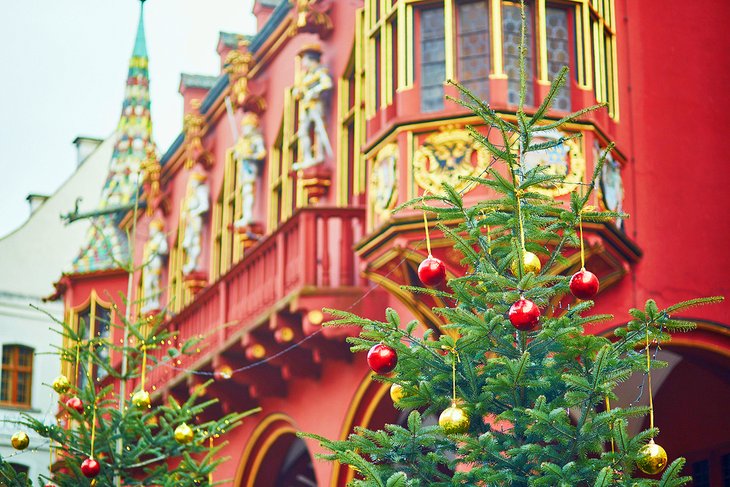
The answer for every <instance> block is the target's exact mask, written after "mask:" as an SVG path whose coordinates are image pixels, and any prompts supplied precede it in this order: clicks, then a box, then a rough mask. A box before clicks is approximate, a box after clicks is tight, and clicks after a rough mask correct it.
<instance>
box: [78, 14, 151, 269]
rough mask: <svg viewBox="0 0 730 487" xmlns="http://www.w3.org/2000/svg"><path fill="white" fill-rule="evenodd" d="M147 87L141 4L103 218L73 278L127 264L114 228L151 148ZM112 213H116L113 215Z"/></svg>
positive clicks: (124, 241)
mask: <svg viewBox="0 0 730 487" xmlns="http://www.w3.org/2000/svg"><path fill="white" fill-rule="evenodd" d="M149 85H150V79H149V71H148V58H147V42H146V39H145V31H144V0H142V1H141V2H140V13H139V23H138V25H137V35H136V37H135V41H134V49H133V50H132V57H131V58H130V60H129V71H128V74H127V83H126V88H125V91H124V101H123V103H122V113H121V116H120V118H119V124H118V125H117V130H116V133H115V134H114V136H115V137H116V144H115V146H114V152H113V154H112V158H111V161H110V163H109V173H108V176H107V180H106V182H105V183H104V187H103V188H102V192H101V201H100V203H99V208H98V210H99V211H100V213H101V212H104V213H105V214H102V215H100V216H97V217H96V218H95V219H94V223H93V225H92V226H91V228H90V229H89V234H88V236H87V243H86V246H85V247H84V248H83V249H82V251H81V253H80V254H79V256H78V257H77V258H76V260H74V263H73V271H74V272H93V271H98V270H107V269H114V268H118V267H119V266H120V263H124V262H126V260H127V259H128V256H129V245H128V242H127V237H126V235H125V233H124V232H123V231H122V230H121V229H120V228H119V221H120V219H121V217H122V216H123V215H124V214H125V213H126V212H127V211H129V209H130V206H131V205H133V204H134V196H135V194H136V193H137V187H138V184H140V183H141V181H142V176H141V174H140V168H141V165H142V162H143V161H144V160H145V159H146V158H147V153H148V149H149V148H150V147H153V142H152V119H151V117H150V96H149ZM117 208H118V209H119V211H114V210H115V209H117Z"/></svg>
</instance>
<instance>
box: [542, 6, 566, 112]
mask: <svg viewBox="0 0 730 487" xmlns="http://www.w3.org/2000/svg"><path fill="white" fill-rule="evenodd" d="M545 20H546V24H547V55H548V59H547V60H548V78H549V79H550V81H552V80H553V79H554V78H555V77H556V76H557V75H558V73H559V72H560V70H561V69H562V68H563V66H569V65H570V36H569V33H568V25H569V24H568V11H567V10H565V9H562V8H550V7H548V9H547V13H546V19H545ZM553 108H555V109H556V110H563V111H566V112H568V111H570V78H567V82H566V83H565V85H563V87H562V88H561V89H560V91H559V92H558V93H557V95H556V96H555V101H554V102H553Z"/></svg>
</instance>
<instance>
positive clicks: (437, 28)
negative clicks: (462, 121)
mask: <svg viewBox="0 0 730 487" xmlns="http://www.w3.org/2000/svg"><path fill="white" fill-rule="evenodd" d="M420 30H421V32H420V34H421V111H422V112H435V111H438V110H442V109H443V108H444V81H445V80H446V46H445V43H444V9H443V7H439V8H430V9H427V10H422V11H421V29H420Z"/></svg>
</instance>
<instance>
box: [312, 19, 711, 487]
mask: <svg viewBox="0 0 730 487" xmlns="http://www.w3.org/2000/svg"><path fill="white" fill-rule="evenodd" d="M522 10H523V14H522V15H523V18H522V29H521V30H522V41H521V46H520V72H521V83H520V102H519V107H518V110H517V113H516V117H514V118H513V119H511V118H508V117H504V116H502V115H500V114H498V113H496V112H495V111H494V110H492V109H491V108H490V106H489V105H488V104H487V103H486V102H483V101H481V100H479V99H477V98H476V97H475V96H473V95H472V94H471V93H470V92H469V91H468V90H466V89H464V88H462V87H458V85H457V87H458V88H459V90H460V91H461V95H462V97H461V98H460V99H453V100H452V101H454V102H456V103H459V104H461V105H463V106H465V107H467V108H468V109H469V110H471V111H473V112H474V113H475V114H476V115H478V116H479V117H481V119H482V120H483V123H484V126H485V127H488V128H489V129H490V130H492V131H496V132H497V133H498V134H499V138H500V139H501V143H495V142H494V140H493V139H492V138H490V137H489V136H488V135H484V134H483V133H482V132H480V131H479V130H477V129H476V128H470V131H471V133H472V135H473V137H474V138H475V139H476V141H477V142H478V143H481V144H482V145H483V146H484V147H485V148H486V149H488V150H489V152H490V153H491V154H492V155H493V158H494V164H492V165H490V167H489V168H488V170H487V171H486V172H485V173H484V174H482V175H481V176H480V177H469V178H467V179H468V180H469V181H470V182H471V183H473V184H474V185H482V186H484V187H486V188H488V189H489V190H491V191H492V192H493V193H495V194H496V195H497V196H496V197H495V198H493V199H488V200H484V201H480V202H479V203H477V204H475V205H472V206H467V205H465V203H464V199H463V197H462V194H461V193H460V192H458V191H456V190H455V189H454V188H453V187H450V186H449V185H444V186H443V190H442V192H441V193H440V194H430V195H428V194H426V195H423V196H422V197H419V198H417V199H416V200H414V201H411V202H409V203H407V204H406V205H404V206H405V207H409V208H415V209H417V210H421V211H423V212H424V218H425V215H429V216H430V217H431V218H435V219H436V221H437V222H438V225H437V228H438V230H439V231H440V232H442V233H443V235H444V236H445V237H448V238H449V239H450V240H451V242H452V244H453V247H454V249H456V250H457V251H459V252H460V254H461V256H462V257H463V260H462V263H463V265H464V267H465V268H466V269H467V272H466V273H465V274H464V275H463V276H460V277H455V278H453V279H450V280H448V282H446V283H444V281H445V277H446V273H445V266H444V263H443V262H442V261H440V260H439V259H437V258H434V257H432V256H431V255H430V254H431V253H430V247H429V256H428V258H427V259H425V260H424V261H423V262H422V263H421V265H420V267H419V270H418V274H419V277H420V279H421V282H422V283H423V285H424V286H423V287H415V288H411V287H409V288H408V289H409V290H410V291H413V292H419V293H426V294H431V295H433V296H436V297H439V298H441V299H442V300H443V302H446V303H449V306H446V307H441V308H434V310H433V311H434V312H435V313H436V314H437V315H439V316H440V317H441V318H442V319H443V321H444V323H445V324H444V325H443V327H442V329H443V330H444V333H442V334H440V336H436V335H435V334H434V333H433V332H432V330H429V331H427V332H425V333H423V334H421V333H418V332H417V330H418V329H419V323H417V322H415V321H414V322H411V323H407V324H402V323H401V321H400V318H399V316H398V315H397V314H396V313H395V312H394V311H393V310H390V309H389V310H387V311H386V321H384V322H378V321H373V320H368V319H363V318H361V317H358V316H356V315H353V314H350V313H346V312H341V311H334V310H327V311H328V312H329V313H331V314H332V315H334V316H335V318H336V319H335V320H333V321H330V322H329V323H328V325H329V326H349V325H357V326H360V327H361V328H362V330H361V332H360V335H359V336H358V337H353V338H350V339H349V340H350V342H351V344H352V347H351V349H352V351H353V352H363V351H368V355H367V361H368V364H369V365H370V367H371V368H372V370H373V371H374V372H375V375H374V376H373V377H374V379H375V380H379V381H383V382H387V383H391V384H392V386H391V397H392V399H393V401H394V404H395V406H396V407H398V408H400V409H405V410H411V412H410V414H409V415H408V420H407V424H406V425H405V426H400V425H390V424H389V425H386V426H385V427H384V429H383V430H378V431H373V430H368V429H364V428H357V429H356V430H355V431H354V432H353V433H352V434H351V435H350V436H349V437H348V438H347V439H346V440H343V441H333V440H329V439H327V438H323V437H320V436H317V435H312V434H303V435H302V436H305V437H309V438H314V439H316V440H318V441H319V442H320V443H321V444H322V445H323V446H324V447H325V448H326V449H328V450H329V451H330V453H328V454H325V455H322V457H323V458H325V459H328V460H332V461H338V462H341V463H343V464H347V465H350V466H351V467H352V468H353V469H354V470H355V471H356V473H357V476H356V480H354V481H353V485H361V486H383V487H385V486H387V487H395V486H400V487H405V486H447V485H484V486H501V485H511V486H528V485H530V486H551V487H552V486H565V487H574V486H597V487H598V486H609V485H622V486H650V485H660V486H667V487H668V486H679V485H684V484H686V483H687V482H688V481H689V480H690V478H689V477H685V476H682V474H681V470H682V466H683V464H684V460H683V459H681V458H678V459H675V460H674V461H673V462H671V464H669V465H667V463H668V460H667V453H666V452H665V451H664V450H663V449H662V448H661V447H660V446H659V445H658V444H657V442H654V438H655V437H657V436H658V435H659V430H658V429H657V428H655V427H654V425H653V406H652V404H651V370H652V369H653V368H656V367H661V366H663V365H664V364H662V363H661V362H660V361H659V360H655V359H654V357H653V353H651V350H652V347H656V346H657V344H659V343H665V342H667V341H669V340H670V339H671V333H674V332H682V331H687V330H690V329H691V328H692V327H693V326H694V325H693V324H691V323H688V322H687V321H680V320H678V319H675V318H673V316H674V315H675V314H676V313H677V312H679V311H681V310H683V309H686V308H688V307H691V306H696V305H700V304H704V303H708V302H714V301H718V300H720V299H721V298H706V299H696V300H692V301H687V302H683V303H680V304H676V305H674V306H670V307H668V308H666V309H663V310H662V309H659V308H658V306H657V304H656V303H655V302H654V301H648V302H647V303H646V305H645V307H644V308H643V309H632V310H631V311H630V315H631V317H632V319H631V320H630V321H629V322H628V323H626V324H625V325H623V326H620V327H618V328H617V329H616V331H615V338H614V339H613V340H610V339H608V338H606V337H600V336H594V335H591V334H587V333H586V327H587V326H589V325H591V324H592V323H599V322H605V321H609V320H613V316H610V315H592V314H590V309H591V307H592V306H593V302H592V301H591V299H592V298H593V297H595V296H596V293H597V292H598V286H599V281H598V279H597V277H596V276H595V275H594V274H593V273H591V272H590V271H589V270H586V269H585V267H583V269H581V270H580V271H579V272H577V273H576V274H575V275H573V276H563V275H555V273H554V269H555V268H556V267H558V265H557V264H561V263H563V262H565V257H564V253H565V251H566V249H568V248H571V247H572V248H579V249H580V253H581V259H583V245H582V244H583V242H582V240H583V235H582V223H583V222H584V221H587V222H602V221H609V220H613V219H615V218H625V217H626V215H623V214H616V213H611V212H599V211H597V210H596V209H594V208H591V207H589V206H588V201H589V198H590V196H591V193H592V191H593V189H594V187H595V183H596V179H597V177H598V175H599V174H600V173H601V167H602V165H603V162H604V160H605V158H606V156H607V154H608V153H609V151H610V150H611V149H612V146H611V145H609V146H608V148H607V149H606V151H604V152H603V154H602V155H601V157H600V159H599V160H598V161H597V163H596V166H595V170H594V172H593V177H592V178H591V179H590V180H589V181H587V182H586V183H584V184H582V185H581V188H580V189H577V190H575V191H573V192H572V194H571V197H570V199H569V201H558V200H554V199H552V198H551V197H547V196H545V195H544V194H541V193H540V192H539V191H536V188H538V187H539V186H541V185H542V186H544V185H549V184H558V183H561V184H562V183H564V181H565V175H563V174H555V173H554V172H553V173H551V172H550V171H549V169H548V168H547V167H544V166H540V165H537V166H536V167H531V168H528V167H525V165H524V164H522V161H524V160H525V155H526V154H528V153H530V152H537V151H545V150H549V149H551V148H555V147H560V146H561V145H562V144H564V143H565V142H566V140H567V139H568V137H563V138H560V139H557V140H551V141H548V142H540V141H538V140H539V139H538V138H539V136H540V134H541V133H544V132H545V131H547V130H552V129H559V128H560V127H561V126H563V125H565V124H567V123H569V122H572V121H575V120H577V119H579V118H580V117H581V116H582V115H584V114H586V113H587V112H590V111H593V110H598V109H601V108H602V105H597V106H593V107H589V108H586V109H583V110H580V111H578V112H576V113H572V114H570V115H568V116H565V117H564V118H562V119H560V120H551V119H549V118H547V117H546V114H547V112H548V110H549V109H550V107H551V104H552V102H553V100H554V98H555V96H556V94H557V93H558V92H559V91H560V90H561V88H562V87H563V85H564V84H565V81H566V77H567V68H563V70H562V71H561V72H560V74H559V75H558V76H556V77H555V79H554V81H553V83H552V86H551V89H550V91H549V93H548V95H547V96H546V98H545V100H544V101H543V102H542V104H541V105H540V106H539V107H538V108H537V109H536V110H535V111H534V113H532V114H528V113H526V112H525V111H524V110H523V106H524V103H525V94H526V83H525V52H526V50H525V17H524V5H523V6H522ZM543 140H544V139H543ZM454 222H457V223H454ZM426 243H427V245H430V244H429V236H428V225H426ZM444 284H445V285H444ZM570 294H572V295H573V296H574V297H575V298H577V304H575V305H573V306H571V307H567V308H562V307H559V306H556V305H554V303H557V302H559V301H560V299H561V297H562V296H566V295H568V296H570ZM553 308H554V312H553V313H547V311H549V310H551V309H553ZM633 374H646V379H648V380H647V382H646V386H645V387H646V390H645V391H643V392H644V394H645V396H644V397H646V396H648V402H649V406H630V407H625V408H618V407H615V408H611V407H610V402H611V401H615V400H616V399H617V396H616V393H615V389H616V387H617V385H618V384H619V383H620V382H622V381H625V380H627V379H628V378H629V377H630V376H632V375H633ZM647 415H648V416H649V417H650V419H651V421H650V428H649V429H647V430H645V431H642V432H640V433H639V434H637V435H635V436H633V437H631V436H630V435H629V433H628V421H629V419H630V418H634V417H644V416H647ZM429 416H435V417H438V418H439V419H438V425H432V424H431V425H429V424H428V422H427V421H426V418H427V417H429ZM658 439H659V438H657V440H658ZM662 472H663V473H662ZM660 474H661V477H659V475H660ZM648 476H654V478H648Z"/></svg>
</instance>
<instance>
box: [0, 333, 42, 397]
mask: <svg viewBox="0 0 730 487" xmlns="http://www.w3.org/2000/svg"><path fill="white" fill-rule="evenodd" d="M21 350H23V351H27V352H30V365H27V366H21V365H20V352H21ZM7 353H12V356H11V358H10V362H9V363H8V364H6V363H5V357H6V354H7ZM34 359H35V349H34V348H33V347H29V346H28V345H23V344H19V343H9V344H5V345H3V347H2V366H1V369H0V370H1V372H0V373H1V374H2V378H4V377H5V374H9V375H10V377H9V385H8V388H9V391H8V393H9V395H10V398H9V399H8V400H5V401H0V406H3V407H12V408H24V409H30V408H31V407H32V404H33V362H34ZM19 374H28V382H27V401H19V400H18V387H17V385H18V375H19Z"/></svg>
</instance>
